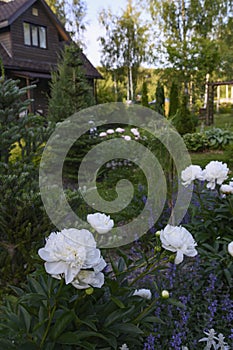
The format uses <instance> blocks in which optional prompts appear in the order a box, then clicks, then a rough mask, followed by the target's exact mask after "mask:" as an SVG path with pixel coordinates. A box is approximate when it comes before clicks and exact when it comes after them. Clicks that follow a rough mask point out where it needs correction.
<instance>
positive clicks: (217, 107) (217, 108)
mask: <svg viewBox="0 0 233 350" xmlns="http://www.w3.org/2000/svg"><path fill="white" fill-rule="evenodd" d="M220 98H221V96H220V85H218V86H217V105H216V112H217V113H219V105H220Z"/></svg>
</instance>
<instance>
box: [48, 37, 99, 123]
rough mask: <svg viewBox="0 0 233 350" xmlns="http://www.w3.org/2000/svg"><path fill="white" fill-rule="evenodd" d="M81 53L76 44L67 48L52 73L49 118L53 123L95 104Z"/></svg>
mask: <svg viewBox="0 0 233 350" xmlns="http://www.w3.org/2000/svg"><path fill="white" fill-rule="evenodd" d="M80 53H81V49H80V48H79V47H78V46H77V45H76V44H74V43H73V44H71V45H69V46H65V48H64V51H63V54H62V55H61V58H60V60H59V63H58V69H57V71H54V72H53V73H52V81H51V97H50V99H49V108H48V118H49V119H50V120H52V121H55V122H61V121H63V120H65V119H66V118H68V117H69V116H71V115H72V114H74V113H75V112H78V111H80V110H82V109H84V108H87V107H89V106H91V105H93V104H94V97H93V92H92V87H91V86H90V84H89V83H88V81H87V79H86V76H85V72H84V67H83V63H82V61H81V58H80Z"/></svg>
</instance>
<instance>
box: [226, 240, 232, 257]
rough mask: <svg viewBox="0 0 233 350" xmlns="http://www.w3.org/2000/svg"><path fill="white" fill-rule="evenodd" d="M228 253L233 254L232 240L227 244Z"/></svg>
mask: <svg viewBox="0 0 233 350" xmlns="http://www.w3.org/2000/svg"><path fill="white" fill-rule="evenodd" d="M227 249H228V253H229V254H230V255H231V256H233V242H231V243H229V244H228V246H227Z"/></svg>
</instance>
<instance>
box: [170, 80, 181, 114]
mask: <svg viewBox="0 0 233 350" xmlns="http://www.w3.org/2000/svg"><path fill="white" fill-rule="evenodd" d="M178 108H179V90H178V85H177V84H176V83H175V82H174V81H173V82H172V85H171V89H170V96H169V112H168V117H169V118H171V117H173V116H174V115H175V114H176V112H177V109H178Z"/></svg>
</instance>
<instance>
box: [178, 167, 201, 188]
mask: <svg viewBox="0 0 233 350" xmlns="http://www.w3.org/2000/svg"><path fill="white" fill-rule="evenodd" d="M196 179H197V180H203V179H204V178H203V171H202V169H201V167H200V166H199V165H189V166H188V167H187V168H186V169H184V170H183V171H182V172H181V180H182V185H183V186H185V187H187V186H189V185H190V184H191V183H192V182H193V181H194V180H196Z"/></svg>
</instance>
